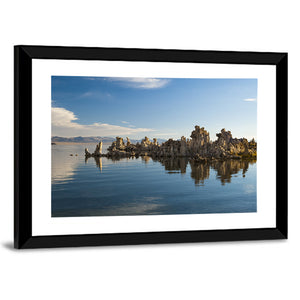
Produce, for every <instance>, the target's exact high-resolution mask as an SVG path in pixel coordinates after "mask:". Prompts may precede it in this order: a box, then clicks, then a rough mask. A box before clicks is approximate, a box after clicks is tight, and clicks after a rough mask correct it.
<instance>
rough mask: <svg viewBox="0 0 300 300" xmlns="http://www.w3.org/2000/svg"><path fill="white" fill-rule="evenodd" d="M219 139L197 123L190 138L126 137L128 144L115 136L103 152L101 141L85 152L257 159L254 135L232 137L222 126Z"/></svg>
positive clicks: (208, 158) (126, 155) (213, 158)
mask: <svg viewBox="0 0 300 300" xmlns="http://www.w3.org/2000/svg"><path fill="white" fill-rule="evenodd" d="M216 136H217V140H216V141H211V140H210V136H209V133H208V132H207V131H206V130H205V129H204V127H201V128H200V126H195V130H193V131H192V133H191V136H190V137H191V139H186V138H185V137H184V136H182V137H181V139H180V140H173V139H169V140H168V141H166V142H164V143H162V144H161V145H160V144H159V143H158V142H157V139H156V138H154V139H153V141H151V140H150V139H149V138H148V137H145V138H144V139H142V141H141V143H136V144H132V143H131V142H130V140H129V138H128V137H127V143H126V145H125V143H124V141H123V138H121V137H116V140H115V141H114V142H113V143H112V144H111V146H110V147H109V148H108V149H107V153H106V154H102V153H101V150H102V143H101V147H100V143H99V145H97V147H96V150H95V152H94V153H93V154H90V153H89V152H88V150H87V149H86V150H85V153H86V154H85V155H86V156H107V157H133V156H135V157H138V156H151V157H152V158H159V157H188V158H189V159H192V160H193V161H195V162H197V161H206V160H215V159H217V160H220V159H221V160H222V159H228V158H230V159H241V158H251V159H256V151H257V143H256V142H255V140H254V139H252V140H251V141H250V142H249V141H248V140H247V139H245V138H241V139H237V138H233V137H232V134H231V132H230V131H226V130H225V129H222V130H221V132H220V133H217V134H216Z"/></svg>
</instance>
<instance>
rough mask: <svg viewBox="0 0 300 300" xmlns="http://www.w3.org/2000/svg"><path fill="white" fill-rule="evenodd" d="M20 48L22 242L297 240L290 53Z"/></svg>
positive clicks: (18, 237) (18, 211)
mask: <svg viewBox="0 0 300 300" xmlns="http://www.w3.org/2000/svg"><path fill="white" fill-rule="evenodd" d="M14 51H15V52H14V57H15V58H14V59H15V200H14V201H15V203H14V218H15V224H14V227H15V229H14V234H15V236H14V245H15V248H40V247H77V246H100V245H133V244H156V243H184V242H185V243H190V242H210V241H240V240H262V239H286V238H287V53H271V52H269V53H266V52H234V51H232V52H231V51H196V50H163V49H122V48H88V47H56V46H55V47H54V46H26V45H25V46H15V48H14Z"/></svg>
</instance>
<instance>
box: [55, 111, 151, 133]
mask: <svg viewBox="0 0 300 300" xmlns="http://www.w3.org/2000/svg"><path fill="white" fill-rule="evenodd" d="M51 114H52V136H63V137H74V136H118V135H127V136H132V135H138V134H139V133H143V134H145V133H148V132H152V131H154V130H153V129H151V128H132V127H125V126H118V125H111V124H106V123H93V124H89V125H82V124H79V123H78V122H77V120H78V118H77V116H76V115H75V114H74V113H73V112H72V111H69V110H67V109H65V108H63V107H52V110H51Z"/></svg>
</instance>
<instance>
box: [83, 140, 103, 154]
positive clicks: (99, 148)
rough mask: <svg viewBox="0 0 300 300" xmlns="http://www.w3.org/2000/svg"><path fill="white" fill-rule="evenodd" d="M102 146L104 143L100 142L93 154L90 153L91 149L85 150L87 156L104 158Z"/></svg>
mask: <svg viewBox="0 0 300 300" xmlns="http://www.w3.org/2000/svg"><path fill="white" fill-rule="evenodd" d="M102 144H103V143H102V141H101V142H99V144H97V145H96V149H95V151H94V152H93V153H90V152H89V149H88V148H85V149H84V152H85V156H86V157H100V156H102Z"/></svg>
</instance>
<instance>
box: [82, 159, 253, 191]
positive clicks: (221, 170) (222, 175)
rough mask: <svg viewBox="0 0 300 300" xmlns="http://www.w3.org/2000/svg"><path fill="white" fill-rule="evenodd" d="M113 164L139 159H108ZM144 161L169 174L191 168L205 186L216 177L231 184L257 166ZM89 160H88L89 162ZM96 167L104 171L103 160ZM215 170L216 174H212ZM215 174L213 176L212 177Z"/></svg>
mask: <svg viewBox="0 0 300 300" xmlns="http://www.w3.org/2000/svg"><path fill="white" fill-rule="evenodd" d="M106 159H107V160H111V161H112V162H116V161H122V160H131V159H138V158H135V157H132V158H113V159H111V158H109V159H108V158H106ZM141 159H142V161H143V162H144V163H145V164H148V163H149V162H150V161H151V160H152V161H153V162H159V163H160V164H161V165H162V166H164V168H165V171H166V173H167V174H185V173H186V172H187V169H188V168H189V167H190V169H191V173H190V176H191V178H193V179H194V181H195V185H204V182H205V180H207V179H209V177H210V176H216V178H217V179H218V180H220V182H221V184H222V185H225V184H226V183H230V182H231V179H232V177H234V176H237V174H238V173H239V172H241V175H242V176H243V177H245V176H246V173H247V170H248V168H249V165H251V164H255V163H256V160H225V161H211V162H195V161H193V160H189V159H188V158H186V157H180V158H179V157H178V158H172V157H168V158H151V157H149V156H142V157H141ZM87 160H88V158H86V162H87ZM94 160H95V163H96V166H97V167H98V168H99V169H100V171H102V158H101V157H100V158H99V157H94ZM212 170H214V171H215V172H212ZM212 174H213V175H212Z"/></svg>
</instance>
